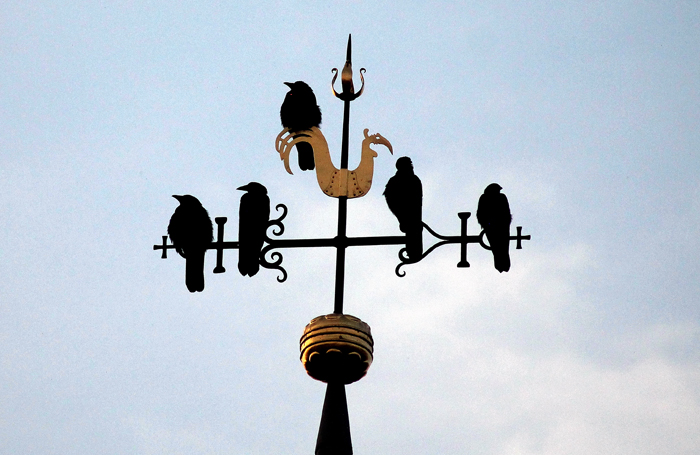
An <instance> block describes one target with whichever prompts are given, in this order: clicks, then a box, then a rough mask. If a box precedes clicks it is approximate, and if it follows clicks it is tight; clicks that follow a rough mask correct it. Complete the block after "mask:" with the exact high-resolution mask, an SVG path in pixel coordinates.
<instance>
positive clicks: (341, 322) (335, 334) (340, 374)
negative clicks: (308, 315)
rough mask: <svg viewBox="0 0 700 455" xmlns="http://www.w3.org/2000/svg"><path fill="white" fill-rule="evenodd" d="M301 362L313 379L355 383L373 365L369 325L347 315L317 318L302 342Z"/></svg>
mask: <svg viewBox="0 0 700 455" xmlns="http://www.w3.org/2000/svg"><path fill="white" fill-rule="evenodd" d="M299 349H300V350H301V356H300V359H301V363H302V364H303V365H304V369H305V370H306V372H307V373H308V374H309V376H311V377H312V378H314V379H316V380H318V381H322V382H326V383H329V382H332V383H342V384H351V383H353V382H355V381H359V380H360V379H362V378H363V377H364V376H365V374H367V370H369V366H370V365H371V364H372V358H373V357H372V354H373V352H374V340H373V339H372V333H371V331H370V328H369V325H368V324H366V323H365V322H362V321H361V320H360V319H358V318H356V317H354V316H350V315H347V314H328V315H325V316H319V317H317V318H314V319H313V320H312V321H311V322H309V324H308V325H307V326H306V328H304V334H303V335H302V336H301V340H299Z"/></svg>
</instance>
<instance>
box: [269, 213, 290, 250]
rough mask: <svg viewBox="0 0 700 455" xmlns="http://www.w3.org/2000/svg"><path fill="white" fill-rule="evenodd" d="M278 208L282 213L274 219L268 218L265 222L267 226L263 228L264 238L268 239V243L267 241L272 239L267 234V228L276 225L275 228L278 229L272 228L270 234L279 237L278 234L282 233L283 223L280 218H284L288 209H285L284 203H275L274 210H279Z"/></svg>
mask: <svg viewBox="0 0 700 455" xmlns="http://www.w3.org/2000/svg"><path fill="white" fill-rule="evenodd" d="M280 209H282V215H280V217H279V218H276V219H274V220H270V221H269V222H268V223H267V228H266V229H265V238H266V240H267V241H268V243H269V241H270V240H272V239H271V238H270V237H269V236H268V235H267V230H268V229H270V228H271V227H276V228H277V229H278V230H274V229H273V231H272V235H274V236H276V237H279V236H281V235H282V234H284V224H282V220H284V219H285V218H286V216H287V212H288V210H287V206H286V205H284V204H277V205H276V206H275V210H277V211H279V210H280Z"/></svg>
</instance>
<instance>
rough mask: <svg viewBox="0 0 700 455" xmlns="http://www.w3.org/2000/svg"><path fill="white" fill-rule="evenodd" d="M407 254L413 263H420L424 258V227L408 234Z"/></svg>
mask: <svg viewBox="0 0 700 455" xmlns="http://www.w3.org/2000/svg"><path fill="white" fill-rule="evenodd" d="M406 254H407V255H408V258H409V259H410V260H412V261H420V260H421V258H422V257H423V226H421V228H420V229H416V230H412V231H409V232H408V233H406Z"/></svg>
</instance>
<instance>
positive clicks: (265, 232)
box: [153, 37, 530, 455]
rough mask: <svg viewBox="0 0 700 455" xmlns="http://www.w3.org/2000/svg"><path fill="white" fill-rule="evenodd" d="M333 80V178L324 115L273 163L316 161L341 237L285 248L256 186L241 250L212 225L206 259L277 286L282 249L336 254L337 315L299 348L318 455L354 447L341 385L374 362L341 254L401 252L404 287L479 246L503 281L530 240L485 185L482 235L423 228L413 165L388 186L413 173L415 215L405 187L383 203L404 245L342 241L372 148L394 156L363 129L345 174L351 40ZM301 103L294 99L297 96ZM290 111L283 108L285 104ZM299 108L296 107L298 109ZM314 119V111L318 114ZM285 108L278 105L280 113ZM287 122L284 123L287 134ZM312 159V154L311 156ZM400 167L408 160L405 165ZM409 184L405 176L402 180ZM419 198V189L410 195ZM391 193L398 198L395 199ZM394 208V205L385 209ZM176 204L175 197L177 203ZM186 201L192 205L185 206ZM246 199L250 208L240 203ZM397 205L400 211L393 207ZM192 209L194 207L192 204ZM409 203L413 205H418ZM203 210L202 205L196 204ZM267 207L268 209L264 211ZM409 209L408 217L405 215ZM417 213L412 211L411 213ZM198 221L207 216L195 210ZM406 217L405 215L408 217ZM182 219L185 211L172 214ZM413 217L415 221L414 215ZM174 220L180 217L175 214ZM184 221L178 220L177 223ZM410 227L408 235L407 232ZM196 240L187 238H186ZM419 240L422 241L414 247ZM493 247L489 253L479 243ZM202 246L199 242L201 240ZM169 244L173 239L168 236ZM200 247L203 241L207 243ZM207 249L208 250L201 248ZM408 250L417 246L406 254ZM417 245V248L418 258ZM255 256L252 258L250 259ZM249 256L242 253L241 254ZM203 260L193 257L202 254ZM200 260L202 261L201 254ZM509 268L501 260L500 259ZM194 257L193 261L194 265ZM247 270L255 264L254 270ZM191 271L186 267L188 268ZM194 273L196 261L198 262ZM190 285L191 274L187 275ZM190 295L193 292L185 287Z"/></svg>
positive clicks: (289, 141) (370, 166) (298, 130)
mask: <svg viewBox="0 0 700 455" xmlns="http://www.w3.org/2000/svg"><path fill="white" fill-rule="evenodd" d="M332 72H333V73H334V75H333V80H332V81H331V89H332V90H333V94H334V95H335V96H336V97H337V98H338V99H340V100H341V101H343V103H344V114H343V134H342V144H341V159H340V167H339V168H337V167H335V165H334V164H333V161H332V159H331V154H330V150H329V146H328V142H327V141H326V139H325V137H324V135H323V133H322V132H321V130H320V128H319V126H318V125H320V110H319V111H318V112H317V113H315V114H314V116H316V115H317V118H316V117H314V120H313V121H311V122H309V123H308V124H307V125H306V126H304V125H302V126H301V127H299V126H298V125H293V126H292V127H287V126H285V127H284V128H283V130H282V131H281V132H280V133H279V134H278V135H277V138H276V140H275V149H276V150H277V152H278V153H279V156H280V159H281V160H282V161H283V163H284V167H285V169H286V170H287V172H288V173H290V174H292V171H291V167H290V162H289V160H290V155H291V151H292V149H293V148H294V147H297V150H299V157H300V165H301V160H302V152H304V150H306V152H305V153H312V154H313V160H311V157H310V155H309V156H306V157H305V158H304V160H305V164H304V167H303V168H302V170H311V169H314V168H315V170H316V179H317V181H318V185H319V187H320V189H321V190H322V191H323V193H324V194H326V195H327V196H330V197H334V198H337V199H338V228H337V235H336V236H335V237H330V238H315V239H284V238H281V237H282V235H283V234H284V230H285V228H284V223H283V221H284V219H285V217H286V216H287V213H288V210H287V207H286V206H285V205H284V204H277V205H276V206H275V209H276V211H277V212H278V213H279V216H278V217H277V218H274V219H270V218H269V214H270V209H269V204H270V202H269V198H268V196H267V190H266V189H265V187H264V186H262V185H260V184H259V183H256V182H251V183H250V184H248V185H245V186H243V187H241V188H239V190H246V191H248V193H247V194H246V195H244V196H243V197H242V198H241V213H240V220H239V222H240V229H239V240H238V241H226V240H224V226H225V224H226V222H227V218H226V217H217V218H215V219H214V221H215V222H216V225H217V229H216V232H217V233H216V240H213V239H211V242H209V244H208V247H207V248H206V250H214V251H216V266H215V268H214V270H213V272H214V273H224V272H225V271H226V269H225V268H224V265H223V259H224V250H229V249H239V271H240V272H241V274H243V275H249V276H253V275H255V274H256V273H257V271H258V267H259V266H262V267H263V268H266V269H272V270H277V271H278V273H279V275H278V277H277V281H279V282H280V283H282V282H284V281H286V279H287V276H288V275H287V271H286V270H285V268H284V267H282V261H283V256H282V253H280V251H279V250H282V249H285V248H335V249H336V275H335V299H334V308H333V313H332V314H328V315H324V316H319V317H317V318H315V319H313V320H312V321H311V322H310V323H309V324H308V325H307V326H306V328H305V330H304V334H303V336H302V338H301V340H300V350H301V361H302V363H303V364H304V367H305V369H306V371H307V373H308V374H309V375H310V376H311V377H313V378H315V379H317V380H320V381H323V382H326V383H327V384H328V385H327V389H326V397H325V401H324V406H323V412H322V417H321V425H320V428H319V434H318V439H317V443H316V454H317V455H330V454H334V455H336V454H344V455H350V454H352V444H351V440H350V427H349V419H348V412H347V402H346V398H345V388H344V387H345V385H346V384H350V383H352V382H355V381H357V380H359V379H361V378H362V377H364V375H365V374H366V372H367V370H368V368H369V366H370V364H371V363H372V358H373V340H372V335H371V331H370V328H369V325H367V324H366V323H365V322H363V321H361V320H360V319H358V318H356V317H354V316H350V315H347V314H344V313H343V294H344V283H345V250H346V249H347V248H348V247H353V246H371V245H403V246H404V247H403V248H401V249H400V250H399V253H398V257H399V264H398V265H397V266H396V269H395V273H396V275H397V276H399V277H404V276H405V275H406V272H405V271H403V270H402V267H404V266H406V265H408V264H414V263H417V262H420V261H421V260H422V259H423V258H425V257H426V256H428V255H429V254H430V253H432V252H433V251H434V250H435V249H437V248H439V247H441V246H443V245H448V244H459V245H460V260H459V262H458V263H457V267H469V266H470V264H469V262H468V261H467V247H468V245H469V244H479V245H481V247H482V248H485V249H487V250H492V251H493V253H494V264H495V266H496V268H497V269H498V270H499V271H508V269H509V268H510V258H509V256H508V246H509V242H510V241H515V242H516V249H521V248H522V241H523V240H530V236H529V235H522V227H521V226H517V227H516V232H517V233H516V235H515V236H511V235H510V228H509V226H510V222H511V216H510V211H509V208H508V202H507V199H506V198H505V195H503V194H501V193H500V192H499V191H500V189H501V188H500V186H498V185H497V184H491V185H489V186H488V187H487V189H486V191H485V193H484V195H482V196H481V199H480V200H479V210H478V211H477V219H478V221H479V223H480V224H481V225H482V227H484V229H483V230H482V231H481V232H480V233H479V234H478V235H469V234H468V233H467V221H468V219H469V218H470V216H471V213H470V212H460V213H458V217H459V219H460V233H459V235H452V236H446V235H441V234H438V233H437V232H436V231H435V230H433V229H432V228H431V227H430V226H428V224H426V223H425V222H423V221H422V215H421V206H422V189H421V187H420V180H419V179H417V177H415V176H413V167H412V164H411V161H410V159H408V158H399V161H398V162H397V169H398V170H397V175H396V176H395V177H392V180H394V179H397V180H396V182H399V183H400V180H401V178H404V181H409V180H405V177H406V176H405V175H404V176H403V177H401V175H400V174H401V172H403V171H402V168H404V170H405V169H409V168H410V170H408V171H406V172H408V174H410V175H409V179H410V178H413V179H414V180H417V186H418V188H417V189H416V191H417V196H416V198H418V201H417V204H418V207H417V208H415V207H413V208H412V207H409V205H410V204H408V202H406V204H404V201H402V200H401V199H400V198H401V197H402V196H403V195H402V191H405V192H406V193H408V192H409V187H408V186H406V187H405V188H404V187H400V188H399V189H400V190H401V191H399V192H398V196H390V194H388V193H389V189H390V185H392V180H390V182H389V184H387V191H385V196H386V198H387V203H388V204H389V207H390V208H391V210H392V212H394V214H395V215H396V216H397V218H398V219H399V221H400V223H401V230H402V231H403V232H404V235H393V236H370V237H348V236H347V229H346V228H347V201H348V199H353V198H357V197H362V196H365V195H366V194H367V193H368V192H369V191H370V189H371V187H372V178H373V174H374V159H375V158H376V157H378V153H377V151H375V150H374V149H373V148H372V146H373V145H382V146H385V147H386V148H387V149H388V150H389V152H390V153H392V154H393V147H392V146H391V143H390V142H389V141H388V140H387V139H386V138H384V137H383V136H382V135H380V134H378V133H375V134H368V133H369V129H364V139H363V140H362V144H361V152H360V153H361V155H360V158H361V159H360V164H359V165H358V167H357V168H355V169H354V170H349V169H348V136H349V134H348V131H349V124H350V103H351V102H352V101H354V100H356V99H357V98H359V97H360V96H361V95H362V93H363V91H364V86H365V81H364V76H363V74H364V72H365V69H364V68H362V69H360V78H361V80H362V86H361V88H360V90H359V91H358V92H355V90H354V84H353V76H352V44H351V37H349V38H348V45H347V57H346V62H345V65H344V66H343V69H342V71H341V72H340V75H341V87H342V91H341V92H340V93H338V92H336V90H335V86H334V84H335V82H336V79H337V77H338V73H339V72H338V69H337V68H333V70H332ZM286 84H287V85H289V86H290V88H291V89H292V90H290V93H288V98H289V96H290V95H291V94H292V92H293V91H294V90H295V87H297V88H298V89H299V90H300V91H306V92H308V93H310V98H309V99H310V100H311V101H312V102H311V103H310V106H312V107H313V106H315V102H316V101H315V96H313V92H312V91H311V89H310V88H309V87H308V85H306V84H305V83H303V82H300V81H299V82H296V83H286ZM297 95H298V94H297ZM298 98H299V97H298V96H297V98H293V101H294V102H295V103H298V102H299V99H298ZM285 103H287V99H285ZM299 105H300V104H295V105H294V106H299ZM315 109H316V110H318V106H315ZM284 110H285V106H284V105H283V111H284ZM284 123H285V119H284V118H283V125H284ZM299 144H302V145H303V144H308V145H306V146H305V147H306V149H304V150H302V149H300V148H299ZM309 146H310V148H311V149H312V151H309V150H308V148H309ZM402 160H405V161H404V162H403V163H401V161H402ZM404 174H405V173H404ZM414 189H415V188H414ZM394 193H396V192H395V191H394ZM390 197H391V198H394V200H390ZM178 198H179V199H178V200H180V198H182V197H180V196H178ZM190 198H192V197H191V196H190ZM246 198H247V199H246ZM396 198H398V201H397V200H395V199H396ZM192 199H194V200H195V201H197V200H196V198H192ZM414 199H415V198H414ZM197 204H199V201H197ZM265 205H266V207H264V206H265ZM404 205H405V207H404ZM414 205H415V204H414ZM199 209H201V210H200V212H201V211H204V214H205V216H206V218H207V220H208V215H206V210H204V209H203V208H202V207H201V205H200V206H199ZM404 209H407V210H404ZM178 210H180V211H182V210H183V208H182V205H181V207H179V208H178ZM411 211H412V212H411ZM409 212H411V213H413V214H416V213H417V217H416V216H413V215H411V216H410V217H409V216H408V215H406V214H407V213H409ZM176 213H178V211H177V210H176ZM175 218H176V217H175V215H174V216H173V219H171V225H170V226H169V229H168V232H169V233H171V232H172V231H175V232H178V233H179V235H180V236H181V237H182V236H184V235H185V234H181V232H188V231H187V229H184V228H182V227H181V226H175V227H179V228H180V229H174V228H173V220H175ZM180 218H182V216H180ZM200 221H202V223H200V225H201V226H203V228H204V229H201V228H200V229H199V230H200V231H202V230H203V231H204V232H208V234H206V235H208V236H211V221H208V223H209V224H208V230H207V223H206V222H205V220H200ZM411 223H412V225H413V226H412V227H411V226H409V224H411ZM423 229H425V231H427V232H428V233H429V234H430V235H432V236H433V237H434V238H435V243H434V244H433V245H431V246H430V247H429V248H427V249H426V250H423V248H422V235H423ZM191 230H192V229H191ZM416 236H417V237H418V239H417V240H416ZM485 237H486V239H487V240H488V241H489V244H487V243H486V242H485V241H484V238H485ZM200 238H202V237H201V236H200ZM171 239H172V235H171ZM205 240H206V238H205ZM207 241H208V240H207ZM412 242H413V244H412ZM416 242H417V248H416ZM251 246H252V251H251ZM153 249H154V250H161V251H162V255H161V257H162V258H167V252H168V250H171V249H177V251H178V252H179V253H180V254H181V255H183V256H185V257H186V259H187V256H186V255H185V254H183V252H182V250H183V248H182V245H180V246H178V245H174V244H168V236H163V240H162V244H160V245H154V246H153ZM244 249H245V251H244ZM200 250H201V247H200V249H199V250H196V251H197V252H199V251H200ZM244 253H245V257H246V258H247V259H246V261H248V263H247V265H246V266H245V267H243V266H242V261H243V258H244ZM202 254H203V253H202ZM504 254H505V257H506V259H507V261H506V262H504V260H503V255H504ZM197 257H199V256H197ZM251 261H252V263H251ZM188 264H189V260H188ZM196 264H199V261H197V262H196ZM187 273H188V275H189V274H190V271H189V269H188V272H187ZM200 287H201V288H202V289H203V279H202V282H201V286H200V285H199V282H198V280H197V286H194V288H196V289H195V290H201V289H200ZM188 288H190V290H191V291H192V292H195V290H193V289H192V288H193V287H191V286H190V284H189V283H188Z"/></svg>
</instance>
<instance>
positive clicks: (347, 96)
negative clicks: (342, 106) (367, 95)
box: [331, 65, 367, 101]
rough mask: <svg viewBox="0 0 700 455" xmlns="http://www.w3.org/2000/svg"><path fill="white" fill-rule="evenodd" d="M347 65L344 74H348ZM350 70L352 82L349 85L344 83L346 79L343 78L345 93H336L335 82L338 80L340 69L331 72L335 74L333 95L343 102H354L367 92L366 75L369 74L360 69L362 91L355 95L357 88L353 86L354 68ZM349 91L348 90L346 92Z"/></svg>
mask: <svg viewBox="0 0 700 455" xmlns="http://www.w3.org/2000/svg"><path fill="white" fill-rule="evenodd" d="M347 69H348V68H347V65H346V68H343V73H346V72H347ZM349 70H350V80H349V83H348V82H345V83H343V81H342V80H343V79H344V77H342V76H341V84H342V86H343V92H342V93H338V92H336V91H335V81H336V79H338V68H333V69H332V70H331V72H332V73H333V80H332V81H331V90H333V95H335V97H336V98H338V99H340V100H343V101H353V100H356V99H357V98H359V97H360V96H361V95H362V92H364V90H365V76H364V74H365V73H366V72H367V70H366V69H364V68H360V80H361V81H362V86H361V87H360V91H359V92H357V93H355V88H354V87H353V85H352V66H350V67H349ZM346 89H347V90H346Z"/></svg>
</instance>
